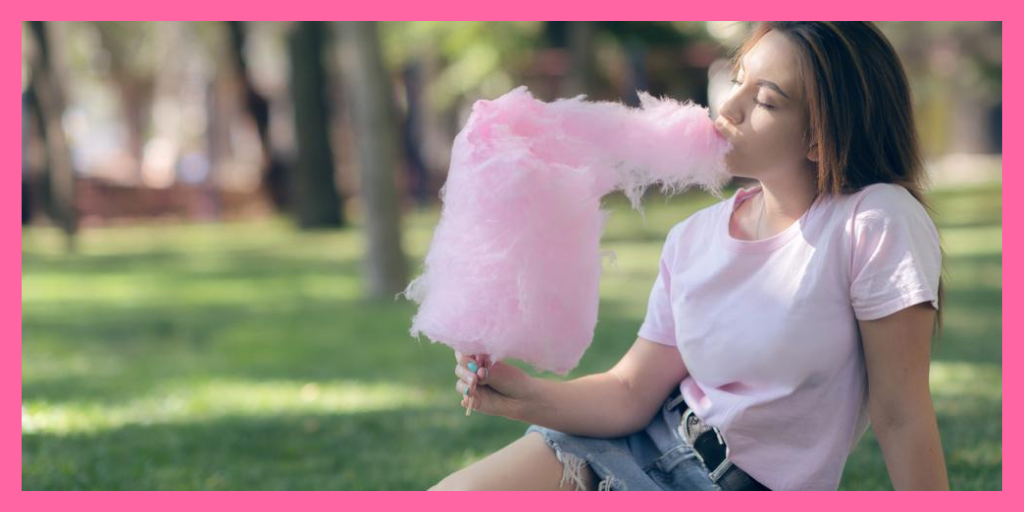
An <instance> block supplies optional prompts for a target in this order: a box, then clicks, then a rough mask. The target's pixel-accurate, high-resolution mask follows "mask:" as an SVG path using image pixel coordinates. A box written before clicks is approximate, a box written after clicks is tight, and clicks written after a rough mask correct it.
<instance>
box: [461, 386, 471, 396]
mask: <svg viewBox="0 0 1024 512" xmlns="http://www.w3.org/2000/svg"><path fill="white" fill-rule="evenodd" d="M462 396H469V388H466V390H465V391H463V392H462Z"/></svg>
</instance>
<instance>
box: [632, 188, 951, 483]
mask: <svg viewBox="0 0 1024 512" xmlns="http://www.w3.org/2000/svg"><path fill="white" fill-rule="evenodd" d="M759 191H760V187H759V186H755V187H751V188H750V189H740V190H738V191H737V192H736V193H735V194H734V195H733V196H732V197H731V198H729V199H726V200H724V201H720V202H718V203H716V204H714V205H711V206H709V207H706V208H704V209H702V210H700V211H697V212H696V213H694V214H693V215H691V216H690V217H689V218H687V219H686V220H684V221H682V222H680V223H678V224H676V225H675V226H674V227H673V228H672V229H671V230H670V231H669V234H668V237H667V238H666V241H665V245H664V247H663V249H662V255H661V265H660V272H659V274H658V277H657V279H656V280H655V282H654V286H653V288H652V289H651V294H650V300H649V302H648V306H647V316H646V318H645V319H644V322H643V325H642V326H641V327H640V331H639V336H641V337H643V338H646V339H649V340H651V341H654V342H657V343H661V344H665V345H673V346H677V347H678V348H679V352H680V354H681V355H682V358H683V361H684V362H685V364H686V367H687V369H688V370H689V376H687V377H686V379H685V380H683V382H682V383H681V384H680V389H681V391H682V394H683V397H684V399H685V400H686V402H687V403H688V404H689V405H690V406H691V407H692V408H693V409H694V412H695V413H696V414H697V416H698V417H700V418H701V419H703V420H704V421H705V422H706V423H707V424H709V425H714V426H716V427H718V428H719V429H720V430H721V432H722V435H723V437H724V438H725V441H726V443H727V444H728V445H729V453H730V455H729V456H730V459H731V460H732V461H733V463H734V464H736V465H737V466H739V467H740V468H742V469H743V470H744V471H746V472H747V473H749V474H750V475H751V476H753V477H754V478H756V479H757V480H758V481H760V482H761V483H763V484H764V485H766V486H768V487H769V488H770V489H773V490H798V489H800V490H808V489H814V490H835V489H838V487H839V481H840V478H841V476H842V471H843V466H844V465H845V463H846V459H847V457H848V456H849V453H850V451H851V450H852V449H853V448H854V447H855V446H856V444H857V442H858V441H859V440H860V438H861V436H862V435H863V434H864V432H865V431H866V430H867V427H868V423H869V420H868V414H867V398H868V395H867V372H866V369H865V365H864V354H863V349H862V347H861V342H860V336H859V331H858V325H857V320H872V319H876V318H881V317H884V316H886V315H889V314H891V313H895V312H896V311H898V310H901V309H903V308H906V307H909V306H912V305H915V304H918V303H921V302H931V304H932V306H934V307H935V308H936V309H938V307H939V304H938V286H939V274H940V269H941V252H940V249H939V236H938V231H937V230H936V228H935V224H934V223H933V222H932V220H931V218H930V217H929V216H928V213H927V211H926V210H925V209H924V207H923V206H922V205H921V204H920V203H919V202H918V201H917V200H916V199H914V197H913V196H912V195H911V194H910V192H908V191H907V190H906V189H905V188H904V187H902V186H899V185H895V184H887V183H878V184H873V185H869V186H867V187H864V188H863V189H861V190H860V191H859V192H856V193H853V194H847V195H841V196H836V197H831V198H828V197H826V196H821V197H819V199H818V200H817V201H815V203H814V204H813V205H812V206H811V207H810V209H808V211H807V212H806V213H804V215H803V216H802V217H801V218H800V219H799V220H798V221H797V222H794V223H793V224H792V225H790V226H789V228H787V229H786V230H784V231H782V232H781V233H778V234H776V235H774V236H771V237H769V238H765V239H761V240H755V241H745V240H739V239H736V238H733V237H732V236H731V235H730V234H729V218H730V215H731V213H732V211H733V210H735V208H736V207H737V206H738V205H739V204H740V203H741V202H742V201H743V200H745V199H747V198H749V197H751V196H753V195H756V194H757V193H758V192H759Z"/></svg>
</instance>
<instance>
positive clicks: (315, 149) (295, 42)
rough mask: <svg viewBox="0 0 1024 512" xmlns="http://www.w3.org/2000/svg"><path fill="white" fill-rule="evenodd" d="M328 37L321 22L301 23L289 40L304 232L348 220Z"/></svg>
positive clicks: (294, 190) (297, 196)
mask: <svg viewBox="0 0 1024 512" xmlns="http://www.w3.org/2000/svg"><path fill="white" fill-rule="evenodd" d="M326 38H327V26H326V25H325V24H324V23H323V22H318V21H303V22H299V23H296V24H295V26H294V27H293V29H292V31H291V33H290V34H289V36H288V49H289V58H290V61H291V93H292V101H293V103H294V105H295V143H296V144H295V145H296V150H297V152H298V158H296V162H295V167H294V169H293V172H292V173H291V174H292V181H291V185H292V186H291V187H289V188H290V191H291V192H290V193H291V211H292V212H293V213H294V215H295V216H296V219H297V221H298V224H299V227H301V228H303V229H308V228H318V227H339V226H342V225H344V221H345V219H344V216H343V215H342V203H341V197H340V194H339V193H338V188H337V185H336V183H335V179H334V157H333V155H332V153H331V142H330V128H331V126H330V108H329V105H328V103H327V96H326V87H327V73H326V70H325V69H324V65H323V49H324V45H325V39H326Z"/></svg>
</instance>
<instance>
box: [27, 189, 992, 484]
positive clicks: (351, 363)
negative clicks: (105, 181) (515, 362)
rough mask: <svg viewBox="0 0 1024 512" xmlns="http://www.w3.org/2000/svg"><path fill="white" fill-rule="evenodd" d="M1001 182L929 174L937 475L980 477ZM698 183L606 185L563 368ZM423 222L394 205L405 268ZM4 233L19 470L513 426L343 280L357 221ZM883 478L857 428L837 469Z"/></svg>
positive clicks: (222, 458)
mask: <svg viewBox="0 0 1024 512" xmlns="http://www.w3.org/2000/svg"><path fill="white" fill-rule="evenodd" d="M1001 192H1002V191H1001V186H1000V185H999V184H998V183H997V184H994V185H988V186H978V187H973V188H970V189H958V190H955V191H954V190H939V191H935V192H933V193H932V194H930V195H931V197H932V199H933V200H934V201H935V204H936V206H937V207H938V211H939V215H938V217H937V219H936V221H937V224H938V225H939V228H940V231H941V233H942V237H943V243H944V247H945V249H946V252H947V259H946V271H947V273H946V275H945V277H946V286H947V304H948V306H947V307H946V309H945V314H946V322H947V323H946V330H945V334H944V336H943V338H942V339H941V340H939V341H938V343H937V345H935V348H934V352H933V363H932V371H931V384H932V392H933V397H934V401H935V406H936V409H937V413H938V420H939V427H940V431H941V434H942V439H943V443H944V449H945V456H946V462H947V465H948V467H949V474H950V480H951V485H952V487H953V489H957V490H966V489H986V490H999V489H1001V488H1002V477H1001V473H1002V455H1001V452H1002V427H1001V425H1002V355H1001V331H1002V285H1001V282H1002V213H1001V210H1002V202H1001ZM727 193H728V194H730V195H731V193H732V191H731V190H729V191H727ZM714 201H715V199H714V198H712V197H710V196H708V195H706V194H701V193H688V194H685V195H683V196H679V197H676V198H672V199H668V200H666V199H663V198H660V197H657V198H651V199H649V200H648V201H647V202H646V205H647V206H646V208H647V209H646V221H644V220H642V219H641V217H640V216H639V215H638V214H636V213H635V212H631V211H630V210H629V208H628V205H627V204H626V203H625V202H624V201H623V200H621V199H613V200H610V201H608V207H609V208H610V209H611V210H613V212H614V213H613V214H612V217H611V220H610V221H609V224H608V228H607V232H606V234H605V238H604V240H603V244H602V245H603V248H607V249H612V250H614V251H615V252H616V253H617V255H618V258H617V264H616V265H615V266H611V265H606V270H605V274H604V276H603V278H602V283H601V309H600V316H599V322H598V325H597V331H596V333H595V338H594V342H593V344H592V345H591V347H590V349H589V350H588V352H587V353H586V355H585V356H584V358H583V360H582V361H581V363H580V365H579V367H578V368H577V369H576V370H574V371H573V372H572V373H571V374H570V375H569V376H568V377H567V378H573V377H577V376H580V375H584V374H587V373H593V372H600V371H604V370H607V369H608V368H609V367H611V366H612V365H613V364H614V363H615V362H616V361H617V360H618V359H619V358H620V357H621V356H622V354H623V353H625V351H626V350H627V349H628V348H629V346H630V345H631V344H632V343H633V341H634V340H635V338H636V330H637V328H638V327H639V325H640V322H641V320H642V318H643V314H644V311H645V307H646V300H647V294H648V292H649V291H650V285H651V283H652V282H653V279H654V276H655V273H656V272H657V258H658V254H659V251H660V248H661V243H662V241H663V239H664V235H665V233H666V232H667V231H668V228H669V227H671V226H672V225H673V224H674V223H675V222H678V221H679V220H682V219H684V218H685V217H686V216H687V215H689V214H690V213H692V212H693V211H695V210H697V209H698V208H701V207H704V206H707V205H709V204H712V203H713V202H714ZM436 220H437V212H436V210H435V211H426V212H421V213H414V214H410V215H409V216H407V217H406V219H405V234H404V243H405V245H406V248H407V251H408V252H409V258H410V262H411V265H412V268H414V269H416V271H417V272H418V271H419V269H420V268H421V267H420V264H421V262H422V258H423V255H424V253H425V251H426V249H427V246H428V244H429V241H430V235H431V230H432V228H433V226H434V225H435V223H436ZM22 246H23V249H22V266H23V270H22V329H23V342H22V397H23V402H22V403H23V406H22V431H23V434H22V450H23V461H22V478H23V482H22V486H23V488H24V489H26V490H28V489H110V490H120V489H125V490H127V489H209V490H219V489H234V490H279V489H281V490H283V489H318V490H353V489H382V490H383V489H388V490H399V489H404V490H409V489H425V488H427V487H429V486H430V485H433V484H434V483H435V482H437V481H438V480H440V479H441V478H443V477H444V476H445V475H447V474H448V473H450V472H452V471H454V470H456V469H458V468H460V467H463V466H465V465H467V464H469V463H472V462H473V461H475V460H478V459H480V458H481V457H483V456H485V455H486V454H488V453H490V452H492V451H494V450H496V449H498V448H499V447H501V446H503V445H505V444H507V443H508V442H510V441H512V440H513V439H515V438H517V437H518V436H520V435H522V433H523V431H524V430H525V428H526V425H525V424H521V423H517V422H513V421H509V420H506V419H504V418H494V417H489V416H486V415H483V414H474V415H472V416H471V417H469V418H467V417H465V416H464V415H463V409H461V408H460V407H459V401H460V398H461V397H460V396H459V394H458V393H457V392H456V391H455V388H454V382H455V376H454V374H453V373H452V370H453V367H454V358H453V357H452V352H451V350H450V349H449V348H448V347H446V346H443V345H438V344H432V343H430V342H429V341H428V340H426V339H425V338H424V339H423V340H421V341H417V340H415V339H413V338H411V337H410V336H409V334H408V330H409V324H410V319H411V317H412V315H413V314H414V313H415V308H414V305H413V304H411V303H409V302H406V301H404V300H398V301H390V300H382V301H371V300H365V299H362V298H361V296H362V288H361V287H362V281H361V279H360V265H361V263H360V255H361V254H362V252H363V246H364V243H363V239H362V233H361V232H360V231H359V229H358V227H356V228H352V229H347V230H343V231H321V232H312V233H300V232H296V231H294V230H292V229H291V228H290V227H289V225H288V224H287V222H285V221H284V220H282V219H272V220H263V221H259V222H247V223H228V224H216V225H213V224H209V225H147V226H135V227H117V228H105V229H91V230H86V231H85V232H84V233H83V234H82V235H81V239H80V252H79V254H78V255H76V256H70V257H69V256H65V255H64V254H63V253H62V247H63V244H62V240H61V238H60V235H59V234H58V233H57V232H55V231H53V230H50V229H44V228H32V229H27V230H25V231H24V232H23V235H22ZM524 368H525V366H524ZM531 373H535V372H531ZM535 374H536V373H535ZM544 376H545V377H547V378H558V377H556V376H553V375H551V374H544ZM890 488H891V486H890V484H889V480H888V476H887V473H886V469H885V463H884V461H883V459H882V455H881V452H880V450H879V448H878V444H877V442H876V441H875V439H874V437H873V436H872V435H871V432H870V431H869V432H868V434H867V435H866V436H865V437H864V439H863V440H862V441H861V443H860V444H859V445H858V446H857V448H856V449H855V451H854V452H853V454H852V455H851V457H850V459H849V462H848V463H847V466H846V471H845V473H844V475H843V481H842V484H841V489H890Z"/></svg>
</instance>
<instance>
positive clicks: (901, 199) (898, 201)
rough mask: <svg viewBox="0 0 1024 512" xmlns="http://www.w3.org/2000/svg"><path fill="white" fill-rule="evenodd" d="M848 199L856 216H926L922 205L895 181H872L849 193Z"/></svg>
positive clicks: (852, 212)
mask: <svg viewBox="0 0 1024 512" xmlns="http://www.w3.org/2000/svg"><path fill="white" fill-rule="evenodd" d="M848 200H849V202H850V209H851V214H853V215H854V216H856V217H861V218H864V217H891V216H906V215H917V216H919V215H922V214H923V215H924V216H926V217H927V212H926V211H925V208H924V205H922V204H921V202H920V201H918V200H917V198H916V197H914V195H913V194H911V193H910V191H909V190H907V189H906V187H904V186H902V185H898V184H895V183H873V184H871V185H868V186H866V187H864V188H862V189H860V190H859V191H857V192H854V193H853V194H850V197H849V198H848Z"/></svg>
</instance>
